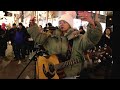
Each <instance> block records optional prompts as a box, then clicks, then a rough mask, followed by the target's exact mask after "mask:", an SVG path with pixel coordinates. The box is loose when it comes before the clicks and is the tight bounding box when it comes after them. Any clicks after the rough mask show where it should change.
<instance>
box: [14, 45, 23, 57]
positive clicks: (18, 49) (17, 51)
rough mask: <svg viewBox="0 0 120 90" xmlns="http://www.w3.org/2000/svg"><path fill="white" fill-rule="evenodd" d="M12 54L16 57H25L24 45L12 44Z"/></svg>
mask: <svg viewBox="0 0 120 90" xmlns="http://www.w3.org/2000/svg"><path fill="white" fill-rule="evenodd" d="M13 50H14V55H15V58H16V59H25V45H24V44H13Z"/></svg>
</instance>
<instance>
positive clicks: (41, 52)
mask: <svg viewBox="0 0 120 90" xmlns="http://www.w3.org/2000/svg"><path fill="white" fill-rule="evenodd" d="M36 49H37V50H36V51H35V54H34V55H33V56H32V57H31V58H29V60H30V61H29V63H28V64H27V65H26V66H25V68H24V69H23V70H22V71H21V72H20V74H19V75H18V77H17V79H19V78H20V76H21V75H22V74H23V72H24V71H25V70H26V68H27V67H28V66H29V64H30V63H31V62H32V61H35V63H34V64H35V66H34V67H35V71H34V79H36V61H37V57H38V56H43V55H44V54H47V55H48V53H47V51H46V50H45V49H44V48H43V46H41V45H38V48H36Z"/></svg>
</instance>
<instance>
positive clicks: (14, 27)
mask: <svg viewBox="0 0 120 90" xmlns="http://www.w3.org/2000/svg"><path fill="white" fill-rule="evenodd" d="M17 29H18V28H17V26H16V24H15V23H13V24H12V28H11V29H10V30H9V41H11V45H12V49H13V51H14V45H13V44H14V36H15V32H16V31H17Z"/></svg>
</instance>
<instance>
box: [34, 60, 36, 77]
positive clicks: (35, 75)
mask: <svg viewBox="0 0 120 90" xmlns="http://www.w3.org/2000/svg"><path fill="white" fill-rule="evenodd" d="M34 62H35V66H34V67H35V71H34V79H36V61H34Z"/></svg>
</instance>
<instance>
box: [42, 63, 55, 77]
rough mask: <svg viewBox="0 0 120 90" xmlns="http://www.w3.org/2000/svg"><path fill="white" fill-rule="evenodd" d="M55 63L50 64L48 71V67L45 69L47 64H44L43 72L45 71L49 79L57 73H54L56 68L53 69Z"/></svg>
mask: <svg viewBox="0 0 120 90" xmlns="http://www.w3.org/2000/svg"><path fill="white" fill-rule="evenodd" d="M53 67H54V66H53V65H52V64H50V65H49V71H48V72H47V71H46V69H45V65H44V64H43V68H42V69H43V73H44V75H45V76H46V77H47V78H48V79H51V78H53V77H54V75H55V73H54V71H55V69H53Z"/></svg>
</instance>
